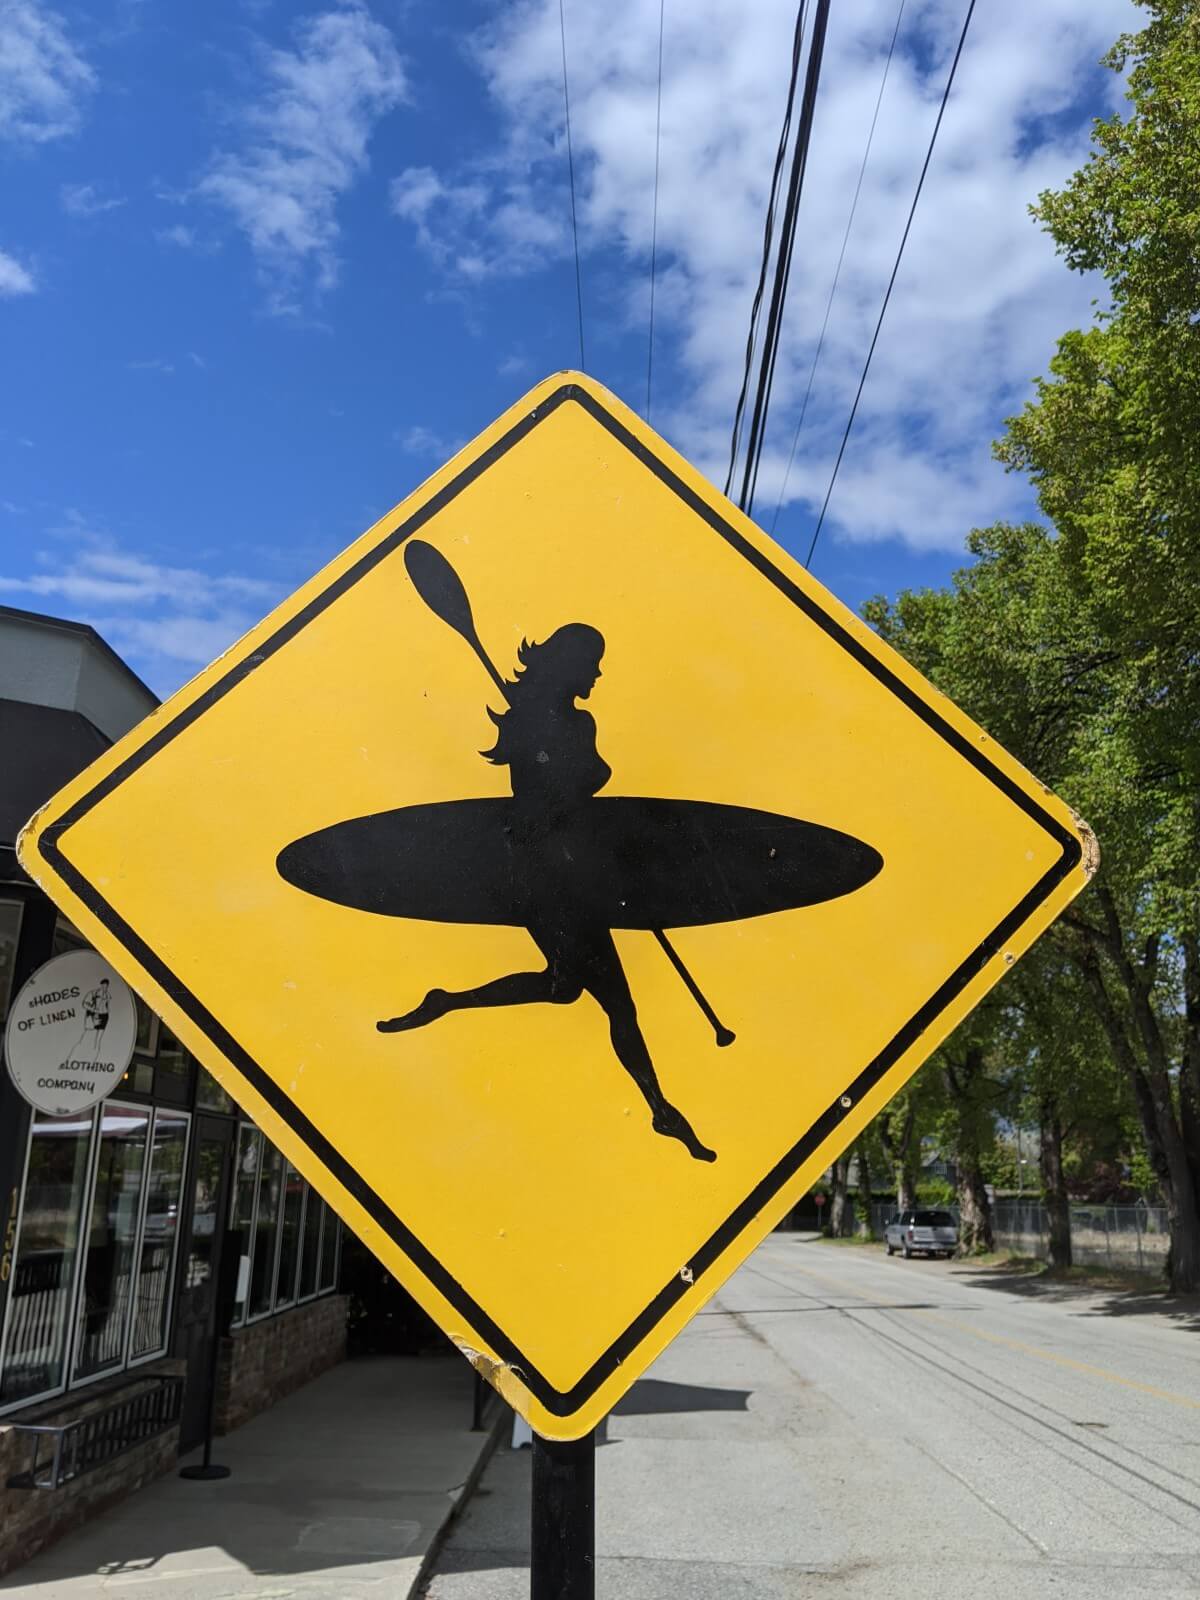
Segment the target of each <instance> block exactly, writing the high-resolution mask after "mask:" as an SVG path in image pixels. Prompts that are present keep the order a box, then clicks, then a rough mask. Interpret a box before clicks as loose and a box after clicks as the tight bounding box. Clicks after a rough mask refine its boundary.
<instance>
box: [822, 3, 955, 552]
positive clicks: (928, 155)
mask: <svg viewBox="0 0 1200 1600" xmlns="http://www.w3.org/2000/svg"><path fill="white" fill-rule="evenodd" d="M974 13H975V0H970V4H969V5H968V6H967V14H966V17H965V18H964V19H963V25H962V32H961V33H960V34H959V36H958V49H957V50H955V52H954V60H953V61H952V62H951V63H950V76H949V77H948V78H947V79H946V87H945V89H944V90H943V92H942V103H941V105H940V106H939V107H938V114H937V121H936V122H935V123H934V125H933V133H932V134H931V135H930V138H929V149H928V150H926V152H925V161H924V163H923V165H922V167H921V176H920V177H919V178H918V179H917V188H916V192H915V193H914V195H913V200H912V205H911V206H910V207H909V212H908V221H907V222H906V223H905V224H904V233H903V234H902V235H901V238H900V248H899V250H898V251H897V252H896V263H895V265H894V266H893V268H892V275H891V277H890V278H889V279H888V286H887V289H886V290H885V291H884V296H883V304H882V306H880V308H879V320H878V322H876V324H875V332H874V333H873V334H872V336H871V347H870V349H869V350H868V351H867V359H866V362H865V363H864V365H863V370H862V377H861V378H860V379H859V380H858V391H857V393H856V394H855V396H854V404H853V405H852V406H851V407H850V416H849V418H848V420H847V422H846V431H845V433H843V435H842V442H841V444H840V445H839V447H838V453H837V460H836V461H835V462H834V464H833V475H832V477H831V478H830V480H829V487H828V489H826V491H825V502H824V504H823V505H822V507H821V515H820V516H819V517H818V518H817V525H816V527H815V528H814V529H813V536H812V542H811V544H810V545H809V547H808V554H807V556H805V558H804V565H805V566H806V567H808V566H811V565H812V558H813V551H814V550H815V549H816V548H817V540H818V539H819V538H820V537H821V528H822V526H823V525H824V522H825V513H826V512H827V511H828V510H829V499H830V496H831V495H832V494H833V486H834V484H835V483H836V482H837V475H838V471H839V469H840V467H841V465H842V457H843V456H844V455H845V453H846V444H847V441H848V440H849V438H850V430H851V428H853V426H854V419H855V417H856V416H857V415H858V402H859V401H860V400H861V399H862V392H863V388H864V386H865V385H866V381H867V373H868V372H869V371H870V370H871V357H872V356H873V355H874V354H875V346H876V344H877V343H878V340H879V330H880V328H882V327H883V319H884V316H885V315H886V313H887V308H888V301H889V300H890V299H891V297H892V288H893V286H894V285H895V282H896V274H897V273H898V272H899V271H900V261H901V258H902V257H903V255H904V246H905V245H906V244H907V243H908V234H909V229H910V228H911V227H912V221H913V217H914V216H915V215H916V211H917V201H918V200H919V199H920V198H921V189H922V187H923V185H924V183H925V174H926V173H927V172H928V171H929V163H930V161H931V160H932V159H933V147H934V145H935V144H936V143H937V136H938V129H939V128H940V127H941V125H942V117H943V116H944V115H945V111H946V102H947V101H948V100H949V98H950V90H951V88H952V87H953V86H954V74H955V73H956V72H957V71H958V63H959V60H960V58H961V56H962V53H963V46H964V45H965V44H966V42H967V30H968V28H970V26H971V18H972V16H973V15H974Z"/></svg>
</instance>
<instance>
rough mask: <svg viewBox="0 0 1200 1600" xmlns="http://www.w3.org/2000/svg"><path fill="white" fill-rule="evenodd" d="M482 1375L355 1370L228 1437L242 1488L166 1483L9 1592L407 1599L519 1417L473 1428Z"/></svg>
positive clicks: (428, 1367)
mask: <svg viewBox="0 0 1200 1600" xmlns="http://www.w3.org/2000/svg"><path fill="white" fill-rule="evenodd" d="M472 1376H473V1375H472V1372H471V1369H470V1367H469V1366H468V1365H467V1363H466V1362H465V1361H463V1360H462V1359H461V1358H460V1357H458V1356H453V1355H451V1356H446V1357H444V1358H443V1357H423V1358H421V1359H420V1360H403V1359H388V1358H375V1359H369V1360H361V1361H348V1362H343V1363H342V1365H341V1366H339V1367H335V1368H334V1369H333V1370H332V1371H330V1372H327V1373H326V1374H325V1375H324V1376H323V1377H320V1378H318V1379H316V1380H315V1381H314V1382H313V1383H310V1384H308V1385H307V1386H306V1387H305V1388H303V1389H300V1390H298V1391H297V1392H296V1393H295V1394H294V1395H291V1396H289V1397H288V1398H287V1399H286V1400H284V1401H282V1402H281V1403H280V1404H279V1405H277V1406H275V1407H274V1408H273V1409H272V1410H270V1411H267V1412H264V1413H263V1415H262V1416H260V1417H256V1418H255V1419H254V1420H253V1421H252V1422H249V1423H247V1424H246V1426H245V1427H244V1428H239V1429H238V1430H237V1432H235V1433H232V1434H230V1435H228V1436H227V1437H226V1438H223V1439H218V1440H216V1442H215V1445H214V1449H213V1459H214V1461H218V1462H221V1463H223V1464H224V1465H226V1466H228V1467H230V1468H231V1469H232V1476H231V1477H229V1478H226V1479H223V1480H221V1481H219V1482H210V1483H202V1482H190V1481H185V1480H183V1479H181V1478H179V1477H177V1476H176V1475H174V1474H172V1476H170V1477H168V1478H162V1479H159V1481H158V1482H156V1483H153V1484H151V1485H150V1486H149V1487H147V1488H145V1489H143V1490H142V1491H141V1492H140V1493H138V1494H135V1495H133V1496H131V1498H130V1499H128V1500H126V1501H124V1502H123V1503H122V1504H121V1505H119V1506H117V1507H115V1508H114V1509H113V1510H112V1511H109V1512H108V1513H106V1514H105V1515H103V1516H100V1517H97V1518H96V1519H95V1520H94V1521H92V1522H90V1523H88V1524H87V1525H86V1526H85V1527H83V1528H80V1529H79V1530H78V1531H77V1532H76V1533H74V1534H71V1535H69V1536H68V1537H67V1538H65V1539H63V1540H62V1541H61V1542H60V1543H59V1544H56V1545H54V1546H53V1547H52V1548H51V1549H49V1550H46V1551H44V1552H43V1553H42V1554H41V1555H40V1556H37V1557H35V1558H34V1560H32V1561H31V1562H29V1563H28V1564H27V1565H26V1566H24V1567H21V1568H19V1569H18V1570H17V1571H16V1572H13V1573H11V1574H10V1575H9V1577H8V1578H7V1579H5V1580H3V1581H0V1592H3V1593H5V1594H9V1595H13V1596H18V1595H24V1596H28V1597H29V1600H58V1597H59V1596H62V1597H63V1600H83V1597H84V1596H95V1595H97V1594H103V1595H104V1596H106V1597H111V1600H125V1597H130V1600H132V1597H134V1596H136V1597H137V1600H151V1597H153V1600H160V1597H161V1600H218V1597H221V1600H227V1597H229V1600H231V1597H234V1596H236V1597H239V1600H241V1597H251V1596H263V1597H265V1596H271V1597H272V1600H282V1597H284V1596H292V1595H296V1596H302V1597H303V1600H346V1597H347V1596H352V1595H356V1594H358V1593H359V1592H360V1588H362V1589H365V1588H366V1587H367V1586H369V1587H370V1588H371V1589H373V1590H375V1591H376V1592H380V1590H381V1589H382V1591H383V1592H386V1593H387V1595H388V1597H389V1600H403V1597H405V1596H407V1595H409V1594H410V1593H411V1592H412V1590H413V1589H414V1587H415V1585H416V1583H417V1580H418V1577H419V1576H420V1573H421V1569H422V1564H423V1562H424V1561H425V1558H426V1556H427V1555H428V1553H429V1551H430V1549H431V1548H432V1547H433V1545H434V1543H435V1541H436V1540H437V1539H438V1537H439V1536H440V1534H441V1533H442V1531H443V1529H444V1528H445V1526H446V1524H447V1522H448V1521H449V1519H450V1518H451V1516H452V1515H453V1512H454V1510H455V1508H456V1506H457V1505H458V1504H459V1501H460V1499H461V1497H462V1495H463V1492H464V1489H466V1488H467V1487H468V1486H469V1485H470V1484H472V1483H473V1482H474V1479H475V1477H476V1476H477V1474H478V1472H479V1471H480V1470H481V1468H482V1465H483V1462H484V1460H485V1458H486V1455H487V1453H488V1451H489V1449H490V1447H491V1444H492V1442H493V1436H494V1433H495V1430H496V1429H499V1428H502V1427H504V1425H505V1423H506V1422H507V1421H508V1420H509V1419H510V1418H511V1412H509V1410H508V1408H507V1407H506V1406H505V1407H501V1405H500V1403H499V1401H493V1403H492V1405H491V1407H490V1408H489V1411H488V1418H487V1423H488V1431H487V1432H484V1433H472V1432H471V1431H470V1427H471V1398H472ZM501 1412H502V1413H503V1415H502V1416H501V1415H500V1413H501ZM189 1459H199V1457H198V1455H197V1456H196V1457H194V1458H189Z"/></svg>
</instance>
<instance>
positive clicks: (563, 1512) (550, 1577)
mask: <svg viewBox="0 0 1200 1600" xmlns="http://www.w3.org/2000/svg"><path fill="white" fill-rule="evenodd" d="M595 1491H596V1435H595V1433H594V1432H592V1433H587V1434H585V1435H584V1436H583V1438H582V1439H567V1440H556V1439H543V1438H542V1436H541V1435H540V1434H537V1433H535V1434H534V1436H533V1511H532V1519H531V1527H530V1532H531V1538H530V1561H529V1595H530V1600H594V1597H595V1593H596V1493H595Z"/></svg>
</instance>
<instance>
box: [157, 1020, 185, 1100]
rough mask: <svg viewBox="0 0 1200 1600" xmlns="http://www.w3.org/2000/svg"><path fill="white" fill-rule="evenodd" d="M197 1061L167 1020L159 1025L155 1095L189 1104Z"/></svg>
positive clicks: (159, 1097)
mask: <svg viewBox="0 0 1200 1600" xmlns="http://www.w3.org/2000/svg"><path fill="white" fill-rule="evenodd" d="M194 1070H195V1063H194V1061H193V1060H192V1057H191V1056H190V1055H189V1054H188V1052H187V1051H186V1050H185V1049H184V1047H183V1046H182V1045H181V1044H180V1042H179V1040H178V1039H177V1038H176V1037H175V1035H174V1034H173V1033H172V1032H171V1030H170V1028H168V1027H167V1025H166V1023H165V1022H160V1023H159V1025H158V1050H157V1054H156V1058H155V1063H154V1095H155V1098H156V1099H159V1100H172V1101H174V1102H175V1103H176V1104H178V1105H187V1104H188V1103H189V1101H190V1100H191V1094H192V1073H193V1071H194Z"/></svg>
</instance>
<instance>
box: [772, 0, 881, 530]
mask: <svg viewBox="0 0 1200 1600" xmlns="http://www.w3.org/2000/svg"><path fill="white" fill-rule="evenodd" d="M904 6H905V0H900V8H899V10H898V11H897V12H896V26H895V27H894V28H893V29H892V42H891V44H890V45H889V46H888V53H887V60H886V61H885V62H884V64H883V77H882V78H881V79H880V82H879V93H878V95H876V97H875V111H874V114H873V115H872V117H871V127H870V131H869V132H868V134H867V145H866V149H865V150H864V151H863V158H862V165H861V166H860V167H859V169H858V182H857V183H856V184H855V186H854V199H853V200H852V201H851V202H850V215H849V216H848V217H847V218H846V231H845V233H844V234H843V235H842V248H841V251H840V253H839V255H838V258H837V266H836V267H835V268H834V272H833V284H832V287H831V288H830V290H829V299H828V300H827V301H826V303H825V318H824V321H823V322H822V323H821V332H820V335H819V336H818V338H817V348H816V350H815V351H814V353H813V358H812V366H811V367H810V368H809V369H808V383H807V385H806V387H805V390H804V399H803V400H802V401H801V403H800V417H799V420H798V421H797V423H796V431H795V433H794V434H793V435H792V448H791V450H790V451H789V452H788V459H787V466H786V468H785V469H784V473H783V482H782V483H781V484H780V486H779V498H778V500H776V502H775V515H774V516H773V517H772V518H771V532H772V533H774V532H775V525H776V523H777V522H778V521H779V512H780V509H781V507H782V506H783V497H784V495H785V494H786V493H787V486H788V479H789V478H790V477H791V475H792V463H793V462H794V461H795V459H796V446H797V445H798V444H799V443H800V430H801V428H803V426H804V419H805V416H806V415H807V414H808V402H809V398H810V397H811V395H812V388H813V379H814V378H815V377H816V375H817V366H818V364H819V363H820V360H821V351H822V350H823V349H824V346H825V333H826V330H827V329H828V327H829V314H830V312H831V311H832V310H833V302H834V297H835V296H836V294H837V289H838V280H839V279H840V278H841V275H842V263H843V262H844V261H845V259H846V246H847V245H848V244H849V243H850V230H851V229H852V228H853V226H854V213H855V212H856V211H857V209H858V197H859V195H860V194H861V193H862V186H863V179H864V177H865V176H866V172H867V162H868V161H869V159H870V156H871V145H872V143H873V142H874V139H875V125H876V123H878V121H879V108H880V106H881V105H882V104H883V91H884V90H885V89H886V88H887V81H888V72H889V71H890V70H891V65H892V57H893V55H895V53H896V40H897V38H898V37H899V33H900V20H901V18H902V17H903V16H904Z"/></svg>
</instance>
